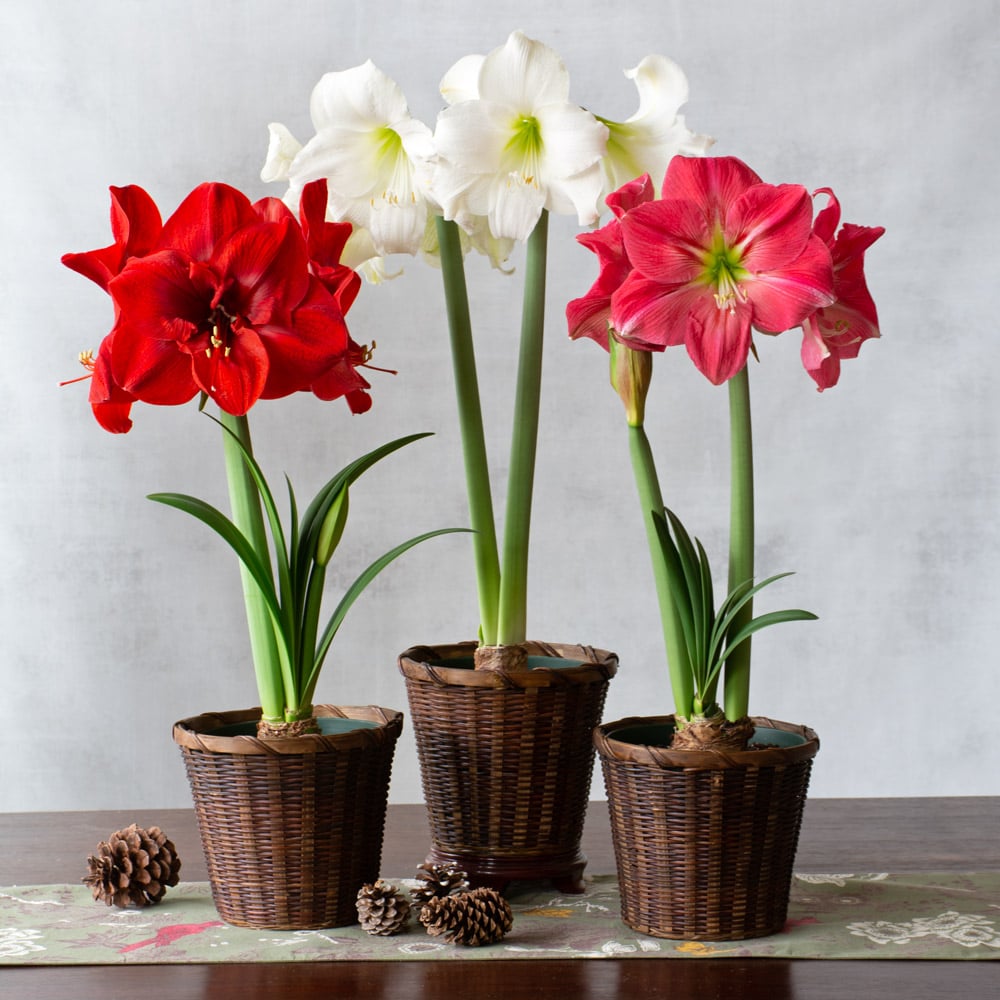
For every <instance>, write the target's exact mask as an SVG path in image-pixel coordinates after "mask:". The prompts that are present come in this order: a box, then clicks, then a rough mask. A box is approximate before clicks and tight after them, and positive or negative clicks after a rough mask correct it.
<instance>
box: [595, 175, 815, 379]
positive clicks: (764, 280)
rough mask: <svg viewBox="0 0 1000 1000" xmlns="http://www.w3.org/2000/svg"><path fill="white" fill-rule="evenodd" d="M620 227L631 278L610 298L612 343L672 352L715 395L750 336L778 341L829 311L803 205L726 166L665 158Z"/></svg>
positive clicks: (799, 192)
mask: <svg viewBox="0 0 1000 1000" xmlns="http://www.w3.org/2000/svg"><path fill="white" fill-rule="evenodd" d="M620 224H621V227H622V236H623V239H624V245H625V252H626V253H627V254H628V257H629V260H630V261H631V263H632V267H633V270H632V272H631V273H630V274H629V276H628V277H627V278H626V279H625V281H624V282H623V283H622V285H621V287H620V288H619V289H618V291H617V292H615V293H614V295H613V297H612V302H611V320H612V324H613V326H614V329H615V331H616V333H617V335H618V336H619V337H620V339H621V340H622V341H623V342H624V343H625V344H627V345H628V346H630V347H633V348H636V349H639V350H652V351H662V350H663V349H664V348H666V347H669V346H671V345H675V344H684V345H685V346H686V347H687V350H688V353H689V354H690V356H691V359H692V360H693V361H694V363H695V365H696V366H697V367H698V369H699V370H700V371H701V372H702V373H703V374H704V375H705V376H706V377H707V378H708V379H709V380H710V381H712V382H713V383H715V384H716V385H718V384H720V383H722V382H725V381H726V380H727V379H730V378H732V376H733V375H735V374H736V373H737V372H738V371H739V370H740V369H741V368H742V367H743V366H744V365H745V364H746V359H747V354H748V352H749V349H750V342H751V328H755V329H757V330H760V331H761V332H764V333H780V332H781V331H783V330H788V329H790V328H791V327H795V326H798V325H799V324H800V323H802V321H803V320H804V319H805V318H806V317H807V316H810V315H811V314H812V313H814V312H815V311H816V310H817V309H819V308H822V307H824V306H828V305H831V304H832V302H833V300H834V296H833V267H832V263H831V260H830V252H829V250H828V249H827V247H826V246H825V244H824V243H823V241H822V240H821V239H820V238H819V237H818V236H815V235H813V233H812V203H811V200H810V197H809V193H808V192H807V191H806V189H805V188H803V187H801V186H799V185H792V184H783V185H779V186H774V185H771V184H764V183H763V182H762V181H761V179H760V178H759V177H758V176H757V174H755V173H754V172H753V171H752V170H751V169H750V168H749V167H748V166H746V164H744V163H742V162H741V161H740V160H737V159H735V158H734V157H684V156H675V157H674V158H673V159H672V160H671V161H670V165H669V167H668V168H667V173H666V176H665V178H664V181H663V188H662V196H661V198H660V199H659V200H657V201H651V202H648V203H646V204H643V205H639V206H637V207H636V208H634V209H632V210H631V211H629V212H626V213H625V215H623V216H622V218H621V222H620Z"/></svg>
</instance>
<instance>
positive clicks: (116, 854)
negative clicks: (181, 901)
mask: <svg viewBox="0 0 1000 1000" xmlns="http://www.w3.org/2000/svg"><path fill="white" fill-rule="evenodd" d="M87 865H88V866H89V869H90V871H89V873H88V874H87V876H86V877H85V878H84V879H83V880H82V881H83V882H84V884H85V885H89V886H90V890H91V892H92V893H93V894H94V899H95V900H100V901H102V902H104V903H107V905H108V906H111V905H112V903H113V904H114V905H115V906H120V907H125V906H128V905H129V904H130V903H131V904H134V905H135V906H150V905H152V904H153V903H158V902H159V901H160V900H161V899H163V896H164V894H165V893H166V891H167V886H170V885H177V883H178V882H179V881H180V878H179V876H178V874H177V873H178V872H179V871H180V870H181V861H180V858H178V857H177V848H176V847H174V845H173V841H170V840H168V839H167V837H166V835H165V834H164V833H163V831H162V830H161V829H160V828H159V827H158V826H151V827H150V828H149V829H148V830H144V829H143V828H142V827H141V826H136V824H135V823H133V824H132V825H131V826H129V827H126V828H125V829H124V830H118V831H116V832H115V833H113V834H111V836H110V837H109V838H108V839H107V840H102V841H101V842H100V843H99V844H98V845H97V854H96V855H91V856H90V857H89V858H87Z"/></svg>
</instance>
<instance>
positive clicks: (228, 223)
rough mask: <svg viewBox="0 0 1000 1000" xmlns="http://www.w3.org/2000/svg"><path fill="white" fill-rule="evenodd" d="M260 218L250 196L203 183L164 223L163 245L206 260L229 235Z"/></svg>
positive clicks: (161, 242)
mask: <svg viewBox="0 0 1000 1000" xmlns="http://www.w3.org/2000/svg"><path fill="white" fill-rule="evenodd" d="M259 221H260V218H259V216H258V215H257V213H256V212H255V211H254V209H253V206H252V205H251V204H250V199H249V198H247V197H246V195H244V194H243V193H241V192H240V191H237V190H236V188H234V187H230V186H229V185H228V184H200V185H199V186H198V187H196V188H195V189H194V190H193V191H192V192H191V193H190V194H189V195H188V196H187V197H186V198H185V199H184V200H183V201H182V202H181V203H180V205H179V206H178V207H177V211H175V212H174V214H173V215H171V216H170V218H169V219H167V221H166V222H165V223H164V224H163V232H162V234H161V236H160V242H159V245H160V247H162V248H164V249H171V250H180V251H182V252H183V253H185V254H187V256H189V257H191V258H193V259H194V260H201V261H207V260H208V259H209V258H210V257H211V256H212V254H213V253H214V252H215V248H216V247H217V246H218V244H219V243H221V242H222V240H224V239H225V238H226V237H227V236H230V235H231V234H232V233H234V232H236V230H237V229H240V228H242V227H243V226H250V225H253V224H255V223H257V222H259Z"/></svg>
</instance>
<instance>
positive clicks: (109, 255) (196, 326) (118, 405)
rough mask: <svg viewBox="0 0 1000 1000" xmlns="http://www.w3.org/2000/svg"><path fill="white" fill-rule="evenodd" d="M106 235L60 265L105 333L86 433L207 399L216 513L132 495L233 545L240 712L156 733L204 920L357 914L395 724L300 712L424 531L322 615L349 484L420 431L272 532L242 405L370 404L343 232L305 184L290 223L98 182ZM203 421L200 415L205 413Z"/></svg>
mask: <svg viewBox="0 0 1000 1000" xmlns="http://www.w3.org/2000/svg"><path fill="white" fill-rule="evenodd" d="M111 194H112V205H111V225H112V231H113V234H114V243H113V244H112V245H111V246H109V247H106V248H103V249H100V250H93V251H89V252H87V253H79V254H67V255H65V256H64V258H63V262H64V263H65V264H66V265H67V266H69V267H70V268H72V269H73V270H75V271H78V272H79V273H81V274H83V275H85V276H87V277H89V278H91V279H92V280H94V281H95V282H97V283H98V284H99V285H100V286H101V287H102V288H104V290H105V291H107V292H108V294H109V295H110V296H111V299H112V301H113V303H114V310H115V322H114V326H113V328H112V330H111V332H110V333H109V334H108V335H107V336H106V337H105V338H104V340H103V341H102V343H101V346H100V349H99V350H98V352H97V353H96V354H94V353H92V352H88V353H86V354H85V355H82V356H81V360H82V361H83V363H84V365H85V366H86V367H87V369H88V372H89V375H88V376H84V378H88V377H89V378H90V403H91V406H92V408H93V412H94V415H95V416H96V418H97V420H98V421H99V423H100V424H101V426H102V427H104V428H105V429H106V430H108V431H111V432H113V433H126V432H128V431H129V430H130V429H131V426H132V421H131V417H130V411H131V408H132V406H133V404H134V403H136V402H144V403H153V404H160V405H179V404H183V403H187V402H190V401H191V400H192V399H194V398H195V397H199V398H200V401H201V405H202V406H204V405H205V404H206V403H207V402H208V400H211V401H212V402H213V403H215V404H216V405H217V406H218V408H219V413H220V416H219V418H218V420H217V422H218V423H219V424H220V426H221V430H222V442H223V450H224V453H225V465H226V475H227V480H228V485H229V492H230V499H231V504H232V517H231V518H229V517H227V516H226V515H225V514H223V513H222V512H221V511H219V510H218V509H216V508H214V507H212V506H211V505H209V504H207V503H205V502H204V501H202V500H199V499H197V498H195V497H191V496H186V495H183V494H176V493H158V494H153V495H152V496H151V497H150V499H153V500H156V501H158V502H160V503H163V504H166V505H168V506H172V507H176V508H178V509H180V510H182V511H186V512H187V513H189V514H191V515H193V516H194V517H196V518H198V519H199V520H201V521H202V522H204V523H205V524H207V525H208V526H209V527H210V528H212V529H213V530H214V531H215V532H216V533H217V534H218V535H219V537H220V538H221V539H222V540H223V541H224V542H225V543H226V544H227V545H228V546H229V547H230V548H231V549H232V550H233V551H234V552H235V553H236V555H237V557H238V559H239V561H240V565H241V574H242V580H243V588H244V596H245V601H246V609H247V620H248V624H249V630H250V641H251V651H252V659H253V665H254V669H255V673H256V680H257V687H258V692H259V694H260V702H261V704H260V707H257V708H253V709H248V710H246V711H234V712H218V713H215V712H211V713H205V714H202V715H198V716H195V717H193V718H189V719H184V720H182V721H180V722H178V723H177V724H176V725H175V726H174V739H175V741H176V742H177V743H178V744H179V746H180V748H181V751H182V753H183V756H184V761H185V765H186V768H187V772H188V777H189V779H190V783H191V788H192V793H193V796H194V800H195V808H196V812H197V816H198V822H199V827H200V831H201V836H202V843H203V846H204V849H205V854H206V858H207V861H208V868H209V877H210V880H211V884H212V892H213V897H214V899H215V902H216V906H217V907H218V909H219V913H220V915H221V916H222V917H223V919H225V920H227V921H229V922H230V923H233V924H239V925H245V926H252V927H273V928H304V927H321V926H338V925H342V924H346V923H353V922H354V921H355V920H356V919H357V911H356V909H355V899H356V894H357V891H358V889H359V888H360V887H361V886H362V885H363V884H365V883H366V882H371V881H373V880H374V879H375V878H376V877H377V875H378V871H379V861H380V856H381V848H382V832H383V827H384V821H385V808H386V801H387V795H388V784H389V773H390V769H391V765H392V757H393V752H394V749H395V744H396V740H397V738H398V736H399V733H400V731H401V727H402V716H401V714H400V713H399V712H396V711H393V710H390V709H384V708H380V707H377V706H363V707H346V708H337V707H334V706H329V705H314V704H313V697H314V694H315V690H316V683H317V680H318V678H319V674H320V670H321V668H322V666H323V663H324V660H325V658H326V656H327V653H328V652H329V649H330V645H331V643H332V641H333V639H334V637H335V635H336V633H337V630H338V628H339V626H340V624H341V623H342V621H343V620H344V617H345V615H346V614H347V612H348V610H349V608H350V607H351V605H352V604H353V603H354V601H355V600H356V599H357V598H358V596H359V595H360V594H361V592H362V591H363V589H364V588H365V586H366V585H367V584H368V583H369V582H370V581H371V580H372V579H373V578H374V577H375V576H376V575H377V574H378V573H379V572H380V571H381V570H382V569H383V568H384V567H385V566H386V565H388V563H390V562H391V561H392V560H393V559H395V558H396V557H397V556H399V555H401V554H402V553H403V552H405V551H406V550H407V549H409V548H411V547H412V546H413V545H416V544H417V543H418V542H420V541H421V540H423V539H425V538H429V537H431V536H432V535H435V534H438V533H439V532H429V533H427V534H424V535H421V536H419V537H417V538H412V539H410V540H409V541H407V542H404V543H402V544H401V545H397V546H396V547H395V548H393V549H391V550H390V551H389V552H387V553H386V554H385V555H383V556H381V557H380V558H379V559H377V560H375V562H374V563H372V565H371V566H369V567H368V568H367V569H365V570H364V571H363V572H362V573H361V574H360V576H359V577H358V578H357V580H356V581H355V582H354V583H353V584H351V586H349V587H348V588H347V590H346V591H345V593H344V594H343V596H342V598H341V600H340V602H339V603H338V605H337V607H336V608H335V610H334V611H333V613H332V614H331V615H330V616H329V618H328V619H327V620H326V622H325V623H324V622H323V621H321V603H322V598H323V589H324V582H325V576H326V572H327V566H328V564H329V562H330V560H331V558H332V556H333V554H334V552H335V550H336V549H337V546H338V543H339V542H340V539H341V536H342V535H343V532H344V529H345V525H346V521H347V517H348V507H349V501H348V497H349V491H350V488H351V486H352V485H353V484H354V483H355V482H356V480H357V479H358V478H359V477H360V476H361V475H362V474H363V473H364V472H365V471H366V470H367V469H369V468H370V467H371V466H372V465H374V464H375V463H376V462H378V461H380V460H381V459H382V458H384V457H386V456H387V455H389V454H391V453H392V452H394V451H396V450H397V449H399V448H401V447H403V446H405V445H407V444H409V443H410V442H413V441H415V440H417V439H418V438H420V437H423V436H424V435H421V434H412V435H409V436H407V437H402V438H399V439H398V440H396V441H392V442H390V443H388V444H386V445H383V446H382V447H380V448H376V449H375V450H373V451H371V452H370V453H368V454H366V455H364V456H363V457H361V458H359V459H357V460H355V461H353V462H351V463H350V464H348V465H347V466H345V467H344V468H343V469H341V470H340V472H338V473H337V474H336V475H335V476H333V477H332V478H331V479H330V480H329V481H328V482H327V483H326V484H325V485H324V486H323V488H322V489H321V490H320V491H319V493H318V494H317V495H316V497H315V498H314V499H313V500H312V502H311V503H310V504H309V505H308V506H307V507H306V509H305V510H304V511H303V512H302V513H301V516H300V513H299V508H298V506H297V503H296V498H295V494H294V492H293V490H292V486H291V483H289V484H288V506H289V509H290V516H289V523H288V525H287V527H286V526H285V525H283V524H282V519H281V516H280V514H279V509H278V505H277V502H276V500H275V497H274V495H273V494H272V491H271V489H270V487H269V485H268V483H267V481H266V479H265V477H264V474H263V472H262V471H261V468H260V466H259V465H258V464H257V462H256V460H255V459H254V456H253V448H252V443H251V439H250V430H249V422H248V416H247V413H248V411H249V410H250V409H251V407H253V406H254V405H255V404H256V403H257V401H258V400H260V399H275V398H280V397H283V396H287V395H290V394H291V393H294V392H303V391H304V392H310V391H311V392H313V393H314V394H315V395H316V396H318V397H319V398H321V399H327V400H330V399H336V398H341V397H343V398H345V399H346V401H347V402H348V404H349V405H350V407H351V409H352V410H353V411H354V412H356V413H360V412H363V411H365V410H367V409H368V408H369V406H370V405H371V401H370V397H369V395H368V392H367V389H368V383H367V382H366V381H365V379H364V377H363V376H362V374H361V372H360V371H359V370H358V369H359V368H362V367H364V366H365V365H366V363H367V361H368V359H369V356H370V352H369V350H368V349H367V348H363V347H361V346H359V345H358V344H356V343H355V342H354V341H353V340H352V339H351V338H350V336H349V334H348V330H347V325H346V323H345V320H344V314H345V313H346V312H347V310H348V308H349V307H350V305H351V303H352V301H353V300H354V297H355V295H356V294H357V291H358V287H359V284H360V279H359V278H358V276H357V275H356V274H355V273H354V272H353V271H352V270H351V269H350V268H348V267H346V266H344V265H342V264H341V263H340V253H341V250H342V248H343V245H344V242H345V240H346V239H347V237H348V235H349V233H350V229H351V227H350V225H348V224H334V223H328V222H327V221H326V220H325V206H326V191H325V188H324V185H323V183H322V182H317V183H316V184H314V185H310V186H308V187H307V188H306V189H305V190H304V191H303V192H302V197H301V205H300V217H299V218H296V217H295V216H294V215H293V214H292V212H291V211H290V210H289V209H288V208H287V207H286V206H285V205H284V204H282V203H281V202H279V201H277V200H276V199H273V198H267V199H263V200H262V201H259V202H257V203H255V204H252V203H251V202H250V200H249V199H248V198H246V197H245V196H244V195H243V194H241V193H240V192H239V191H237V190H236V189H235V188H232V187H229V186H228V185H225V184H218V183H212V184H203V185H200V186H199V187H197V188H196V189H195V190H194V191H192V192H191V194H190V195H188V196H187V197H186V198H185V199H184V201H183V202H182V203H181V205H180V206H179V207H178V208H177V210H176V211H175V212H174V213H173V214H172V215H171V216H170V217H169V218H168V219H167V220H166V221H165V222H161V217H160V213H159V211H158V209H157V207H156V205H155V203H154V202H153V200H152V198H151V197H150V196H149V195H148V194H147V193H146V192H145V191H144V190H143V189H142V188H139V187H136V186H130V187H126V188H112V189H111ZM213 419H215V418H213Z"/></svg>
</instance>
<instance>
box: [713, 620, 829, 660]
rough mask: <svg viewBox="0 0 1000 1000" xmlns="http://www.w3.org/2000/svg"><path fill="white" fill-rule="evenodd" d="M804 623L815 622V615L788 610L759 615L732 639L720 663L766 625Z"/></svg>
mask: <svg viewBox="0 0 1000 1000" xmlns="http://www.w3.org/2000/svg"><path fill="white" fill-rule="evenodd" d="M804 621H816V615H814V614H813V613H812V612H811V611H800V610H798V609H789V610H787V611H769V612H768V613H767V614H766V615H760V616H759V617H757V618H752V619H751V620H750V621H748V622H747V623H746V625H744V626H743V628H741V629H740V630H739V631H738V632H737V633H736V634H735V635H734V636H733V637H732V639H731V640H730V642H729V645H728V646H727V647H726V650H725V652H724V653H723V654H722V656H720V657H719V659H720V660H722V661H725V660H727V659H728V658H729V656H730V654H731V653H732V651H733V650H734V649H735V648H736V647H737V646H739V644H740V643H741V642H745V641H746V640H747V639H749V638H750V636H752V635H753V634H754V633H755V632H759V631H760V630H761V629H762V628H767V626H768V625H777V624H779V623H781V622H804Z"/></svg>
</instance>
